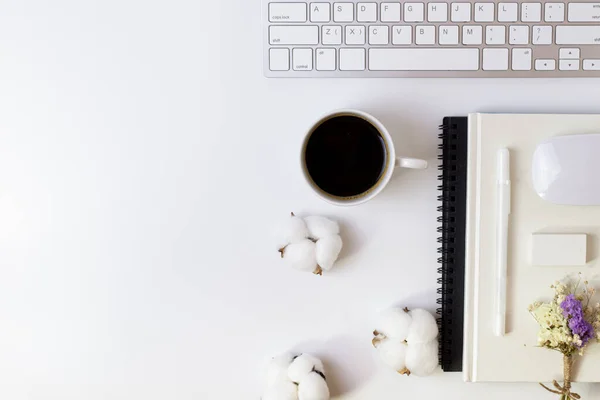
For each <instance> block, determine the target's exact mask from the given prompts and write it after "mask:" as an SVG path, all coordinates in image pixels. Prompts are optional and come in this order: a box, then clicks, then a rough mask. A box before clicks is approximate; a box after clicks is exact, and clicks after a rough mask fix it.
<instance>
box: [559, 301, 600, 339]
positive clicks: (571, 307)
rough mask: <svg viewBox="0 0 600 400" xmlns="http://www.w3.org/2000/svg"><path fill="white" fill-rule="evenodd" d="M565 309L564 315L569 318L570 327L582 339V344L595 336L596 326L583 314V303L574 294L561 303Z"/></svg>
mask: <svg viewBox="0 0 600 400" xmlns="http://www.w3.org/2000/svg"><path fill="white" fill-rule="evenodd" d="M560 307H561V308H562V309H563V316H564V317H565V318H566V319H567V320H568V323H569V328H570V329H571V332H573V334H574V335H578V336H579V338H580V339H581V346H580V347H583V346H585V344H586V343H587V342H588V341H589V340H590V339H593V338H594V327H593V326H592V324H590V323H589V322H588V321H586V320H585V318H584V316H583V305H582V304H581V302H580V301H579V300H577V299H576V298H575V295H574V294H570V295H568V296H567V297H565V300H564V301H563V302H562V303H560Z"/></svg>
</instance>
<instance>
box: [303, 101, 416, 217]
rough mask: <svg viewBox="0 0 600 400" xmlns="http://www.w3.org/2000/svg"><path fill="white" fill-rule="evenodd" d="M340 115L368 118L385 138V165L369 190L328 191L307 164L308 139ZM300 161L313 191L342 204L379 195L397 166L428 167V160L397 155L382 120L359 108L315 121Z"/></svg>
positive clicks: (341, 111)
mask: <svg viewBox="0 0 600 400" xmlns="http://www.w3.org/2000/svg"><path fill="white" fill-rule="evenodd" d="M340 116H353V117H358V118H362V119H364V120H366V121H367V122H369V123H370V124H371V125H372V126H373V127H375V128H376V129H377V131H378V132H379V134H380V136H381V138H382V139H383V143H384V145H385V152H386V157H385V165H384V166H383V169H382V173H381V174H380V177H379V179H378V180H377V182H376V183H375V184H374V185H372V186H371V187H370V188H369V189H368V190H366V191H365V192H363V193H360V194H357V195H353V196H347V197H341V196H336V195H333V194H330V193H327V192H326V191H324V190H323V189H321V188H320V187H319V186H318V185H317V184H316V183H315V182H314V180H313V179H312V177H311V175H310V173H309V171H308V168H307V165H306V148H307V144H308V141H309V139H310V137H311V135H312V134H313V132H314V131H315V130H316V129H317V128H318V127H319V126H321V125H322V124H323V123H324V122H326V121H328V120H330V119H332V118H334V117H340ZM300 162H301V166H302V174H303V175H304V179H305V180H306V182H307V183H308V185H309V186H310V187H311V188H312V189H313V191H314V192H315V193H316V194H317V195H318V196H319V197H320V198H322V199H323V200H325V201H327V202H329V203H332V204H335V205H340V206H353V205H358V204H362V203H364V202H366V201H369V200H370V199H372V198H373V197H375V196H377V195H378V194H379V193H380V192H381V191H382V190H383V189H384V188H385V187H386V185H387V184H388V182H389V181H390V179H391V178H392V174H393V173H394V169H395V168H396V167H402V168H413V169H424V168H427V161H425V160H420V159H418V158H408V157H396V150H395V148H394V143H393V142H392V137H391V136H390V134H389V132H388V130H387V129H386V128H385V126H383V124H382V123H381V122H379V120H378V119H377V118H375V117H373V116H372V115H370V114H368V113H366V112H363V111H358V110H350V109H343V110H337V111H334V112H331V113H329V114H327V115H324V116H323V117H321V118H320V119H319V120H318V121H317V122H315V123H314V124H313V125H312V126H311V127H310V129H308V131H307V133H306V136H305V137H304V142H303V144H302V152H301V156H300Z"/></svg>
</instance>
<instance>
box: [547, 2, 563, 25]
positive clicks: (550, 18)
mask: <svg viewBox="0 0 600 400" xmlns="http://www.w3.org/2000/svg"><path fill="white" fill-rule="evenodd" d="M544 20H545V21H546V22H563V21H564V20H565V5H564V3H546V4H545V13H544Z"/></svg>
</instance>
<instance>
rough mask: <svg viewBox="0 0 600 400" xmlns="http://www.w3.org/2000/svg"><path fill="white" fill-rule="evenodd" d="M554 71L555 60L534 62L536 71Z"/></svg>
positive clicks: (540, 59)
mask: <svg viewBox="0 0 600 400" xmlns="http://www.w3.org/2000/svg"><path fill="white" fill-rule="evenodd" d="M555 69H556V60H552V59H542V58H538V59H537V60H535V70H536V71H554V70H555Z"/></svg>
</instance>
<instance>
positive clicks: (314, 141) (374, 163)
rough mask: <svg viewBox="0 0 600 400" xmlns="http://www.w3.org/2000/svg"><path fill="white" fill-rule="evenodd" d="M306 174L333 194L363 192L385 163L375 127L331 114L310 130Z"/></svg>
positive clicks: (372, 184)
mask: <svg viewBox="0 0 600 400" xmlns="http://www.w3.org/2000/svg"><path fill="white" fill-rule="evenodd" d="M304 157H305V165H306V169H307V172H308V175H309V176H310V178H311V179H312V181H313V182H314V184H315V185H316V186H317V187H319V188H320V189H321V190H322V191H323V192H325V193H327V194H329V195H332V196H336V197H353V196H359V195H361V194H363V193H367V192H368V191H369V189H371V188H373V187H375V186H376V185H377V183H378V182H379V180H380V179H381V177H382V175H383V173H384V171H385V169H386V166H387V149H386V143H385V140H384V138H383V137H382V135H381V133H380V132H379V130H378V129H377V128H376V127H375V126H374V125H373V124H371V123H370V122H369V121H367V120H366V119H364V118H361V117H358V116H354V115H335V116H332V117H331V118H329V119H326V120H324V121H323V122H321V123H320V124H319V125H318V126H317V127H315V128H314V129H313V131H312V132H311V133H310V136H309V138H308V141H307V142H306V148H305V152H304Z"/></svg>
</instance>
